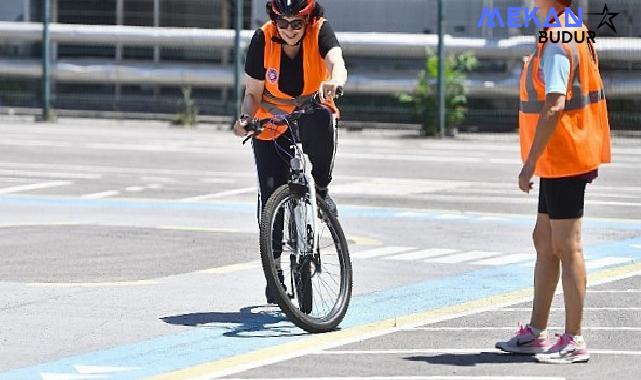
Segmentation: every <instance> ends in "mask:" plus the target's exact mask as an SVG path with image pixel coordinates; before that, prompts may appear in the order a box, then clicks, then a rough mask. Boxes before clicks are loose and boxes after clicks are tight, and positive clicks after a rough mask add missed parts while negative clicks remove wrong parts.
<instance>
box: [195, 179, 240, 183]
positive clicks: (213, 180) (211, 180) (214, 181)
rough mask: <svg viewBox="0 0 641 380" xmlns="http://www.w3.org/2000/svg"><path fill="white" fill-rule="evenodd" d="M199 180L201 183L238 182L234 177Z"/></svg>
mask: <svg viewBox="0 0 641 380" xmlns="http://www.w3.org/2000/svg"><path fill="white" fill-rule="evenodd" d="M200 182H202V183H223V184H232V183H236V182H238V180H236V179H234V178H201V180H200Z"/></svg>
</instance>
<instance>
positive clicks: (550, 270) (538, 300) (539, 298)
mask: <svg viewBox="0 0 641 380" xmlns="http://www.w3.org/2000/svg"><path fill="white" fill-rule="evenodd" d="M551 229H552V226H551V224H550V218H549V217H548V214H538V216H537V218H536V226H535V227H534V233H533V234H532V238H533V241H534V248H536V266H535V268H534V303H533V306H532V317H531V319H530V326H532V327H534V328H537V329H541V330H544V329H546V328H547V326H548V319H549V317H550V307H551V305H552V300H553V299H554V292H555V291H556V286H557V284H558V283H559V257H558V256H557V255H555V252H554V250H553V248H552V231H551Z"/></svg>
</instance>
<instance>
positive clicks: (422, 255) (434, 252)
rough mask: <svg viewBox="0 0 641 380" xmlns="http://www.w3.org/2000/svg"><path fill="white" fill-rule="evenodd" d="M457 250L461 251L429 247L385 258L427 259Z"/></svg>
mask: <svg viewBox="0 0 641 380" xmlns="http://www.w3.org/2000/svg"><path fill="white" fill-rule="evenodd" d="M455 252H459V251H458V250H456V249H441V248H429V249H422V250H420V251H416V252H410V253H403V254H400V255H395V256H390V257H386V258H385V259H386V260H401V261H406V260H420V259H427V258H429V257H434V256H441V255H448V254H450V253H455Z"/></svg>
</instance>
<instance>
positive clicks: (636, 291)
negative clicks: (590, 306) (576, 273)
mask: <svg viewBox="0 0 641 380" xmlns="http://www.w3.org/2000/svg"><path fill="white" fill-rule="evenodd" d="M587 292H588V293H605V294H608V293H612V294H618V293H641V289H600V290H589V289H588V291H587Z"/></svg>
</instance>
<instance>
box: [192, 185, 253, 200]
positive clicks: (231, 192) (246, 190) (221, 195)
mask: <svg viewBox="0 0 641 380" xmlns="http://www.w3.org/2000/svg"><path fill="white" fill-rule="evenodd" d="M253 192H256V188H255V187H246V188H242V189H234V190H228V191H221V192H220V193H214V194H205V195H199V196H197V197H191V198H184V199H181V200H180V201H181V202H200V201H206V200H210V199H219V198H224V197H228V196H230V195H239V194H247V193H253Z"/></svg>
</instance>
